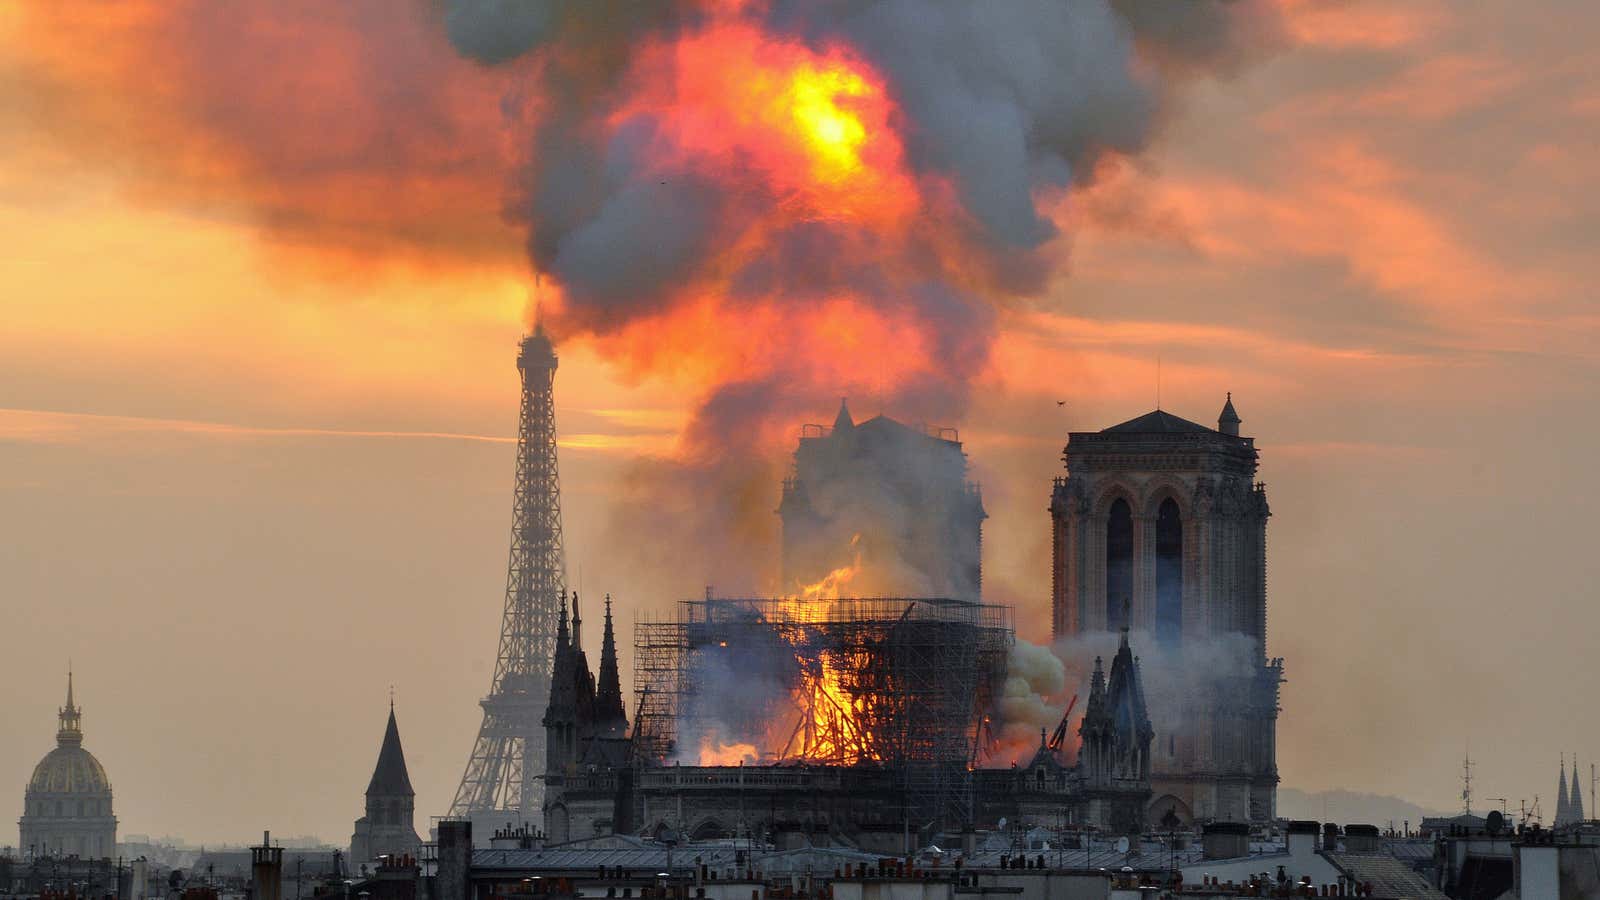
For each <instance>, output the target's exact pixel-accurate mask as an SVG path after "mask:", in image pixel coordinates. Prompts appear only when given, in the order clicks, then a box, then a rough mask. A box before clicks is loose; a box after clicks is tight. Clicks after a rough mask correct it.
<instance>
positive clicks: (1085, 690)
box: [1050, 631, 1258, 744]
mask: <svg viewBox="0 0 1600 900" xmlns="http://www.w3.org/2000/svg"><path fill="white" fill-rule="evenodd" d="M1118 640H1119V636H1118V635H1116V634H1110V633H1106V634H1097V635H1082V636H1079V637H1075V638H1066V639H1062V640H1058V641H1056V642H1055V643H1053V644H1052V645H1051V647H1050V649H1051V652H1052V653H1053V654H1054V655H1055V656H1056V657H1057V658H1058V659H1060V660H1061V662H1062V664H1063V666H1064V667H1065V669H1066V672H1065V677H1066V682H1067V684H1069V685H1072V691H1076V692H1077V693H1078V695H1079V701H1078V704H1079V713H1081V712H1082V706H1083V703H1084V701H1085V700H1087V698H1088V696H1089V679H1090V676H1091V675H1092V673H1093V671H1094V660H1095V658H1096V657H1099V658H1101V659H1102V660H1103V661H1104V664H1105V667H1106V671H1107V673H1108V674H1109V672H1110V667H1111V659H1112V657H1113V656H1115V655H1116V652H1117V642H1118ZM1128 641H1129V645H1130V646H1131V647H1132V649H1133V652H1134V656H1135V657H1136V658H1137V659H1138V662H1139V676H1140V681H1141V682H1142V684H1143V685H1144V697H1145V704H1146V706H1147V707H1148V708H1149V714H1150V724H1151V726H1152V727H1153V728H1154V729H1155V735H1156V742H1157V743H1158V744H1159V743H1161V742H1163V741H1164V740H1166V738H1167V737H1168V736H1169V735H1173V734H1179V733H1182V731H1183V724H1184V712H1185V709H1186V705H1187V704H1192V703H1193V702H1194V701H1195V698H1196V697H1197V696H1203V695H1204V694H1205V692H1207V691H1209V690H1212V689H1215V688H1219V687H1224V686H1227V685H1230V684H1235V685H1236V684H1238V683H1240V682H1241V681H1246V680H1248V679H1249V678H1251V677H1252V676H1254V674H1255V672H1256V664H1257V663H1258V659H1257V648H1256V645H1255V644H1254V643H1253V642H1252V641H1251V640H1250V639H1249V638H1248V637H1246V636H1245V635H1242V634H1220V635H1213V636H1210V637H1207V638H1203V639H1202V638H1196V637H1193V636H1185V637H1184V639H1183V642H1182V644H1180V645H1179V646H1178V647H1175V648H1167V647H1163V646H1162V645H1160V644H1158V643H1157V640H1156V636H1155V633H1154V632H1150V631H1133V632H1130V633H1129V635H1128ZM1069 695H1070V692H1069ZM1073 727H1074V729H1076V727H1077V726H1076V724H1074V726H1073Z"/></svg>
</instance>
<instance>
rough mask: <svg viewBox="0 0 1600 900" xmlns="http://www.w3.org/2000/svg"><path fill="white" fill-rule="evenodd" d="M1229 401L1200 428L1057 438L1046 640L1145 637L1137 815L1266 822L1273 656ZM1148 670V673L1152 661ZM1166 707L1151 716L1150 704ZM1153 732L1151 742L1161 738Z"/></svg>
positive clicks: (1252, 468)
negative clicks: (1147, 718)
mask: <svg viewBox="0 0 1600 900" xmlns="http://www.w3.org/2000/svg"><path fill="white" fill-rule="evenodd" d="M1239 425H1240V420H1239V415H1238V413H1237V412H1236V411H1235V410H1234V407H1233V398H1232V395H1229V397H1228V400H1227V402H1226V404H1225V405H1224V406H1223V408H1222V413H1221V415H1220V416H1219V417H1218V420H1217V427H1216V428H1215V429H1211V428H1207V427H1206V426H1204V425H1200V424H1197V423H1195V422H1190V421H1188V420H1186V419H1183V418H1180V417H1178V416H1175V415H1173V414H1171V413H1168V412H1165V411H1162V410H1156V411H1154V412H1150V413H1146V414H1145V415H1142V416H1139V417H1138V418H1136V419H1132V420H1129V421H1127V422H1123V423H1122V424H1120V425H1113V426H1111V427H1110V428H1106V429H1104V430H1102V431H1095V432H1075V433H1073V434H1071V435H1070V436H1069V437H1068V440H1067V446H1066V452H1065V456H1064V460H1065V462H1066V468H1067V474H1066V475H1065V476H1064V477H1061V478H1057V479H1056V482H1055V487H1054V491H1053V492H1052V495H1051V499H1050V516H1051V523H1052V537H1053V541H1052V622H1053V631H1054V633H1055V635H1056V637H1058V638H1059V637H1075V636H1083V637H1085V638H1089V639H1091V640H1092V639H1096V637H1097V636H1109V635H1114V634H1115V633H1116V632H1117V631H1119V630H1120V629H1122V628H1123V627H1128V628H1131V629H1132V630H1134V631H1136V632H1140V633H1142V634H1144V635H1147V638H1146V640H1147V641H1148V642H1149V643H1148V644H1147V646H1148V650H1147V652H1146V657H1145V658H1146V664H1147V666H1148V667H1150V668H1151V670H1152V672H1151V674H1152V676H1157V675H1159V674H1160V673H1161V672H1163V671H1172V672H1180V671H1181V672H1182V673H1184V677H1181V678H1173V679H1171V680H1172V681H1173V682H1174V684H1173V685H1172V686H1171V690H1155V691H1153V692H1152V697H1151V699H1150V706H1151V716H1152V719H1153V721H1154V722H1155V727H1156V735H1155V741H1154V751H1153V754H1152V762H1153V766H1152V768H1153V775H1152V780H1153V786H1154V797H1155V799H1154V800H1153V801H1152V805H1151V813H1152V815H1150V816H1149V817H1148V820H1149V821H1160V820H1161V819H1162V818H1163V817H1164V816H1165V814H1166V812H1167V811H1168V810H1171V811H1173V812H1174V814H1175V815H1177V816H1178V817H1179V818H1180V819H1182V820H1184V821H1192V820H1194V819H1196V818H1202V819H1203V818H1216V819H1223V820H1232V821H1266V820H1268V819H1271V818H1272V817H1273V816H1274V814H1275V812H1276V809H1275V807H1276V794H1277V782H1278V775H1277V764H1276V745H1275V741H1276V738H1275V735H1276V730H1277V709H1278V684H1279V682H1280V681H1281V680H1282V664H1281V660H1269V659H1268V657H1267V656H1266V622H1267V577H1266V576H1267V558H1266V539H1267V517H1268V516H1269V515H1271V512H1270V510H1269V508H1268V506H1267V492H1266V486H1265V485H1263V484H1261V483H1259V482H1256V481H1255V475H1256V468H1257V451H1256V447H1255V440H1254V439H1253V438H1249V437H1242V436H1241V435H1240V434H1239ZM1152 664H1153V665H1152ZM1163 707H1166V708H1163ZM1163 730H1165V733H1162V732H1163Z"/></svg>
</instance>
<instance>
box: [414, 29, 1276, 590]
mask: <svg viewBox="0 0 1600 900" xmlns="http://www.w3.org/2000/svg"><path fill="white" fill-rule="evenodd" d="M436 2H437V3H438V9H439V12H440V17H441V19H442V22H443V25H444V28H445V30H446V32H447V33H448V35H449V37H450V39H451V41H452V42H454V45H455V46H456V47H457V49H458V50H459V51H460V52H461V53H462V54H463V55H465V56H467V57H470V58H471V59H474V60H476V61H479V62H481V63H483V64H485V65H502V64H507V63H511V62H513V61H517V60H523V61H526V62H528V63H531V65H530V75H529V77H528V79H527V84H526V86H525V89H524V90H523V91H522V92H521V93H520V94H519V95H518V96H515V97H508V98H507V100H506V103H505V108H506V111H507V114H508V116H509V117H510V118H511V119H512V120H513V121H521V122H526V123H529V124H527V125H526V127H525V128H524V135H525V145H524V147H523V148H522V154H523V157H522V158H523V165H522V168H521V170H520V172H519V173H518V175H517V178H516V180H515V183H514V185H513V188H512V190H511V191H510V195H509V197H508V200H507V207H506V212H507V215H508V216H510V217H511V218H512V219H514V220H515V221H518V222H520V223H523V224H524V225H525V226H526V228H527V247H528V253H529V257H530V260H531V262H532V264H533V266H534V268H535V269H537V270H538V271H540V272H542V273H544V274H545V275H547V276H549V277H550V278H552V279H553V280H555V281H556V282H558V283H559V285H560V287H561V289H562V293H563V297H564V298H565V308H564V309H563V310H562V312H561V314H560V316H559V318H557V319H556V320H555V321H554V322H553V323H552V326H553V327H554V328H555V329H556V330H557V331H558V332H562V333H567V334H570V333H573V332H588V333H591V334H594V335H597V336H600V337H601V338H605V337H606V336H609V335H615V334H617V333H619V332H622V331H623V330H624V329H628V328H630V327H633V326H637V325H639V324H640V323H641V322H649V321H651V317H653V316H657V315H660V314H662V313H670V312H672V311H673V310H674V309H677V308H679V307H680V306H683V305H684V304H688V303H691V302H694V301H695V300H697V299H699V294H698V293H697V292H704V291H710V290H715V291H716V292H717V294H718V297H719V300H720V302H721V303H723V304H724V306H725V308H732V309H740V308H744V309H761V310H766V311H775V312H776V313H778V314H780V315H799V314H801V313H802V312H803V311H805V310H810V309H814V308H816V307H817V306H818V305H819V304H821V303H823V302H825V301H826V300H827V299H828V298H830V297H835V296H838V295H839V294H841V293H847V294H848V295H849V296H851V297H852V298H854V300H855V302H857V303H862V304H866V305H868V306H870V307H871V308H873V309H876V310H878V311H880V312H881V313H883V314H884V315H885V316H888V317H892V320H893V321H912V322H915V323H917V325H916V329H917V331H918V332H919V336H921V337H923V338H924V339H925V340H926V341H927V342H928V344H929V346H928V347H927V348H926V352H927V354H928V356H929V357H930V358H931V359H933V360H934V361H935V364H934V365H932V366H929V367H928V368H927V369H926V370H925V371H924V370H919V371H917V372H915V373H912V374H910V375H907V376H904V377H902V378H900V379H899V380H898V381H897V382H896V383H893V384H890V385H888V386H883V385H881V384H876V385H874V386H873V389H874V391H875V393H876V394H877V397H878V399H879V401H880V403H881V404H882V406H883V407H884V408H885V409H886V410H889V411H892V412H893V413H894V414H895V415H896V416H897V417H899V418H904V419H908V420H913V421H914V420H917V419H922V420H926V421H937V422H954V421H958V420H959V417H960V416H961V414H962V411H963V410H964V407H965V403H966V401H967V397H968V390H969V387H968V386H969V385H970V383H971V381H972V380H973V379H974V378H975V377H976V376H977V375H978V374H979V373H980V372H981V371H982V370H983V369H984V367H985V366H986V364H987V363H988V361H989V349H990V347H991V346H992V344H993V340H994V337H995V333H996V330H995V324H994V323H995V320H996V310H997V307H999V306H1001V305H1003V304H1005V303H1008V302H1012V301H1014V300H1016V299H1017V298H1020V297H1025V296H1028V295H1031V294H1034V293H1036V292H1038V291H1039V290H1040V289H1042V287H1043V286H1044V284H1045V283H1046V281H1047V279H1048V278H1049V277H1050V276H1051V275H1052V274H1053V273H1055V272H1057V271H1058V270H1059V269H1060V267H1061V266H1062V265H1063V264H1064V259H1063V252H1064V251H1063V250H1062V248H1061V246H1060V244H1059V242H1058V241H1056V240H1055V238H1057V237H1058V234H1057V226H1056V224H1055V223H1053V222H1052V221H1051V220H1050V218H1049V216H1048V215H1046V214H1045V213H1043V212H1041V205H1042V204H1043V203H1045V202H1046V201H1047V200H1049V199H1050V198H1052V197H1056V196H1059V195H1060V194H1061V193H1063V192H1066V191H1070V190H1073V189H1075V188H1078V187H1081V186H1082V185H1084V184H1086V183H1089V182H1090V181H1091V180H1092V179H1093V177H1094V172H1095V168H1096V164H1097V162H1099V161H1100V160H1101V159H1103V158H1104V157H1106V156H1107V155H1123V156H1126V155H1131V154H1136V153H1138V152H1139V151H1140V150H1141V149H1143V148H1144V147H1145V146H1146V145H1147V144H1148V143H1149V142H1150V140H1151V139H1152V138H1153V136H1154V134H1155V133H1156V131H1157V130H1158V127H1159V124H1160V122H1161V120H1162V118H1163V114H1164V113H1165V111H1166V110H1168V109H1169V108H1170V106H1171V104H1172V102H1173V98H1174V97H1175V96H1176V95H1177V93H1178V88H1179V86H1180V85H1181V84H1182V82H1183V81H1184V80H1185V79H1189V78H1194V77H1197V76H1205V75H1210V74H1226V73H1229V72H1231V71H1233V70H1235V69H1236V68H1237V67H1238V66H1239V65H1241V64H1243V63H1244V62H1245V61H1247V60H1249V59H1252V58H1255V57H1256V56H1257V55H1259V52H1260V51H1261V50H1262V49H1264V48H1268V47H1270V46H1271V45H1272V42H1273V35H1274V34H1275V33H1276V32H1277V30H1278V27H1277V22H1276V16H1277V13H1275V12H1274V10H1273V8H1272V7H1271V5H1270V4H1268V3H1266V2H1256V0H1172V2H1137V0H1007V2H1004V3H972V2H969V0H771V2H768V3H765V4H763V3H753V4H749V5H748V6H747V7H746V8H744V9H743V10H742V11H741V12H739V13H738V14H737V15H740V16H742V19H741V22H740V24H742V25H746V26H749V27H754V28H758V29H760V30H761V32H762V33H763V34H765V35H768V36H770V37H772V38H773V39H776V40H780V41H783V42H786V43H789V44H795V45H799V46H803V47H806V48H810V49H812V50H814V51H817V52H823V51H829V52H838V51H839V48H845V51H846V52H848V53H849V54H851V55H852V56H853V57H855V58H858V59H859V60H861V61H863V62H864V63H865V64H866V65H868V66H870V67H871V69H872V71H873V72H874V73H875V77H877V78H881V80H882V83H883V86H884V91H885V93H886V95H887V97H888V99H889V100H890V101H891V102H892V107H893V110H894V114H893V119H892V121H891V123H890V124H891V127H892V128H893V130H894V132H895V134H896V135H897V136H898V140H899V142H900V144H901V145H902V146H903V148H904V154H905V161H904V163H905V168H906V169H908V170H909V171H908V174H909V177H910V178H911V179H912V180H913V181H914V182H915V184H916V185H917V189H918V191H919V192H921V193H923V194H925V195H933V194H938V195H939V196H941V197H942V196H944V194H945V192H946V191H948V194H949V195H950V196H951V197H952V198H953V201H950V202H945V201H941V205H940V207H939V210H940V211H939V212H938V213H937V214H935V215H930V216H925V217H924V218H927V219H928V221H927V222H926V224H923V223H920V222H919V223H918V224H917V225H916V226H915V227H910V228H906V229H902V230H901V232H900V233H885V232H884V230H882V229H875V228H873V227H871V226H869V225H863V224H862V223H860V222H855V221H852V220H851V219H850V217H849V216H828V215H822V216H811V217H805V218H802V220H800V221H799V222H794V221H788V222H783V223H781V224H779V225H778V226H777V227H773V223H772V222H771V221H770V218H771V217H770V216H769V215H768V214H769V213H770V211H771V210H772V209H774V208H775V207H778V206H780V205H781V204H783V203H785V202H786V201H787V198H786V197H785V196H783V195H781V193H780V192H778V191H776V190H775V188H774V187H773V186H772V185H771V184H768V183H766V182H765V181H764V180H763V179H762V178H760V177H755V176H753V175H751V174H750V173H749V172H746V171H743V170H742V168H741V167H740V166H739V165H738V163H737V162H736V161H735V162H732V163H729V162H727V161H726V160H721V161H717V162H715V163H711V162H708V161H706V160H704V159H702V158H700V157H699V156H697V155H695V154H692V153H674V152H663V150H664V145H665V144H668V143H670V140H671V139H670V137H668V135H669V133H670V130H669V129H666V128H664V127H663V126H664V121H663V119H662V118H661V117H662V116H663V115H667V114H668V113H664V112H662V111H660V110H658V109H655V108H652V107H650V106H649V105H648V104H646V105H644V106H643V107H640V106H638V105H633V104H631V103H630V101H632V100H633V99H634V98H636V97H637V96H638V95H639V94H640V93H641V92H642V91H647V90H661V89H664V88H663V86H662V82H663V81H664V80H665V81H668V82H670V79H663V78H662V77H661V73H660V72H655V71H649V72H640V71H637V70H636V67H637V66H638V65H640V60H641V59H644V58H647V57H648V56H649V50H650V48H659V47H661V46H662V45H663V44H664V43H666V42H670V41H672V40H673V39H675V38H677V37H683V36H692V35H694V34H695V33H696V32H697V30H700V29H704V28H707V27H710V25H709V24H708V23H712V22H714V21H725V20H726V18H727V17H728V16H730V15H734V14H733V13H729V12H727V11H726V10H723V9H721V7H724V6H726V4H716V3H708V2H688V0H654V2H632V0H533V2H513V0H436ZM730 77H737V75H736V74H730ZM665 149H666V150H668V151H670V150H671V149H672V148H670V147H667V148H665ZM713 166H714V167H713ZM946 206H949V207H950V208H949V209H946V208H945V207H946ZM757 225H760V226H762V227H757ZM751 240H755V241H757V244H756V245H755V246H754V247H750V248H749V252H747V253H744V254H742V256H741V258H740V259H739V260H737V261H735V262H733V263H730V262H729V261H728V260H727V259H725V258H724V257H723V255H722V253H721V252H720V251H722V250H724V249H725V248H727V247H730V246H734V245H740V244H741V242H744V244H745V245H748V243H749V242H750V241H751ZM730 265H732V267H733V268H732V270H731V271H730V270H729V269H728V267H729V266H730ZM803 337H807V338H808V337H810V336H809V335H805V334H803V333H801V332H798V331H797V333H796V334H795V340H797V341H798V340H800V339H801V338H803ZM600 346H601V347H602V348H605V347H607V346H608V345H606V344H605V343H604V342H602V343H601V344H600ZM829 351H830V348H829V347H826V346H800V345H798V344H790V345H786V346H774V347H771V348H770V352H768V353H765V354H763V355H762V357H761V358H760V360H759V361H758V362H756V363H754V364H753V365H752V366H751V367H750V369H749V370H748V371H740V372H735V373H732V374H729V375H726V376H724V378H725V380H724V381H723V382H722V383H717V384H712V385H709V386H708V388H707V390H706V392H705V394H704V396H703V399H702V404H701V406H700V408H699V410H698V413H697V414H696V415H695V417H694V419H693V421H692V423H691V425H690V428H689V431H688V433H687V434H685V435H684V440H683V443H682V447H683V452H682V454H681V458H680V459H675V460H670V461H653V462H651V463H648V464H647V466H648V469H647V470H641V471H642V472H644V471H648V474H649V478H648V479H647V478H645V477H642V475H641V477H639V478H635V479H631V480H630V481H631V485H630V489H628V490H626V491H624V492H623V493H624V494H625V497H624V499H623V500H622V503H623V504H624V506H625V507H626V509H627V512H624V513H621V514H619V515H618V516H617V532H618V533H617V541H616V544H617V546H618V547H628V548H639V549H640V551H641V554H642V555H644V556H656V557H663V556H664V557H668V558H671V559H673V560H675V561H676V563H677V564H676V566H675V567H674V569H675V571H676V573H677V574H680V575H682V576H683V581H682V584H683V586H684V587H688V586H691V585H693V584H696V583H703V582H706V581H715V582H716V583H718V584H724V585H739V586H745V585H750V586H761V585H763V584H767V583H770V578H767V577H763V575H762V574H761V573H763V572H766V573H770V571H771V564H772V562H773V560H774V555H773V554H772V553H771V552H770V550H768V551H767V552H761V549H760V548H761V547H762V546H767V547H769V548H770V546H771V545H770V540H771V538H772V536H773V533H774V528H773V523H772V522H771V506H770V505H766V507H765V509H764V510H762V511H761V513H760V515H762V516H765V517H766V520H765V521H756V520H755V519H753V518H751V516H749V515H747V514H746V511H748V510H752V509H758V508H760V506H761V505H762V504H757V503H755V502H753V501H752V499H751V497H750V496H749V494H750V492H751V490H752V489H753V488H752V479H755V480H756V481H760V480H765V481H766V483H767V484H768V485H769V488H768V490H769V491H770V493H768V494H767V498H768V500H767V503H768V504H770V503H771V502H772V501H773V500H775V498H776V492H777V484H776V480H777V475H778V472H777V470H776V469H775V465H776V464H775V462H774V461H773V457H772V451H773V449H774V448H773V447H772V446H771V442H772V440H773V436H774V435H775V434H779V433H781V429H778V428H776V427H775V423H785V424H787V425H789V426H791V427H792V426H793V425H794V424H796V423H798V422H800V421H804V420H805V419H806V418H807V417H808V414H814V411H815V410H816V409H818V408H826V406H825V404H826V403H827V399H826V398H829V397H833V396H838V395H839V394H840V393H846V392H848V390H849V389H850V387H851V385H850V384H840V383H838V381H839V379H838V378H837V377H836V376H832V375H828V376H819V375H817V374H816V373H815V371H814V370H813V369H811V368H809V367H808V366H807V365H805V364H804V363H805V361H806V360H807V359H808V358H811V357H815V356H817V355H821V354H827V353H828V352H829ZM614 352H624V353H625V352H627V351H626V350H615V351H614ZM686 352H692V349H686ZM861 366H862V370H863V372H867V371H870V369H871V366H872V360H870V359H862V360H861ZM860 383H862V384H866V383H867V381H866V380H865V379H864V378H863V379H861V380H860ZM751 459H757V460H763V462H761V463H759V464H753V463H751V462H750V460H751ZM753 467H754V468H755V469H761V470H763V471H761V472H760V473H759V474H756V473H753V471H752V469H753ZM657 501H659V503H658V505H664V506H670V507H673V508H674V509H682V510H683V511H684V513H685V518H684V519H683V520H681V521H678V522H676V523H675V525H676V527H674V528H672V529H660V528H655V527H653V526H652V527H649V528H643V527H641V526H640V524H639V522H638V518H639V517H637V516H634V515H632V512H631V511H632V510H633V509H636V508H637V507H638V505H639V504H640V503H651V502H657ZM729 509H733V510H735V512H733V513H729V512H726V510H729ZM713 548H735V549H733V550H731V551H729V550H727V549H713ZM713 567H716V570H715V571H713Z"/></svg>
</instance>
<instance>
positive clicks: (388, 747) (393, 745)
mask: <svg viewBox="0 0 1600 900" xmlns="http://www.w3.org/2000/svg"><path fill="white" fill-rule="evenodd" d="M416 795H417V792H416V791H414V790H412V788H411V773H410V772H409V771H407V769H406V753H405V750H403V749H401V747H400V726H399V725H398V724H397V723H396V722H395V718H394V700H392V699H391V700H390V701H389V724H388V726H386V727H385V728H384V730H383V746H382V747H380V748H379V749H378V764H377V765H376V766H374V767H373V769H372V780H371V781H369V782H367V797H368V798H369V800H370V799H371V798H374V797H386V798H390V797H415V796H416Z"/></svg>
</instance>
